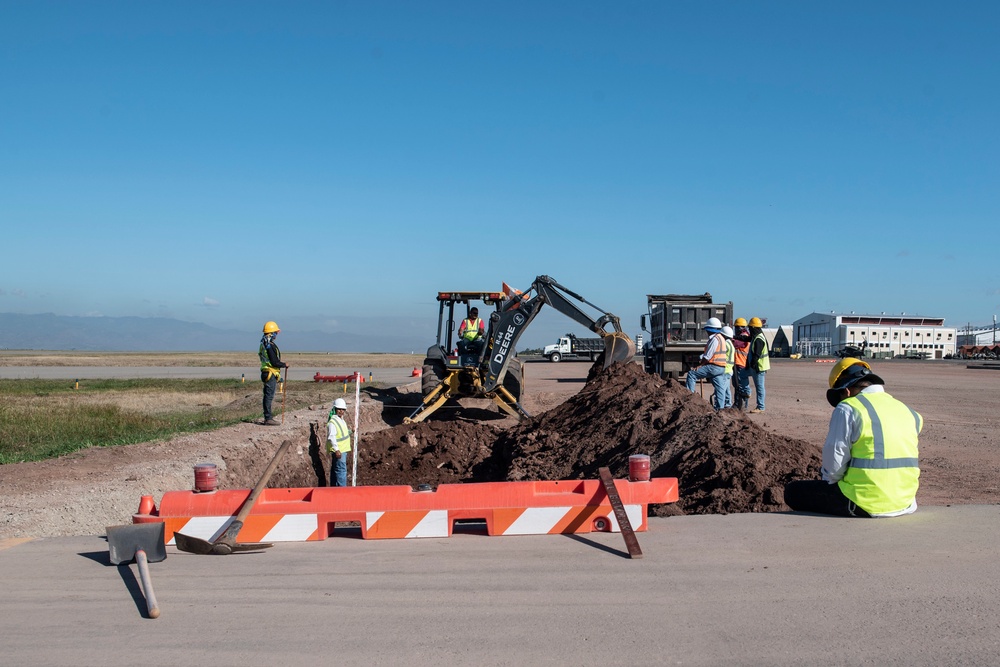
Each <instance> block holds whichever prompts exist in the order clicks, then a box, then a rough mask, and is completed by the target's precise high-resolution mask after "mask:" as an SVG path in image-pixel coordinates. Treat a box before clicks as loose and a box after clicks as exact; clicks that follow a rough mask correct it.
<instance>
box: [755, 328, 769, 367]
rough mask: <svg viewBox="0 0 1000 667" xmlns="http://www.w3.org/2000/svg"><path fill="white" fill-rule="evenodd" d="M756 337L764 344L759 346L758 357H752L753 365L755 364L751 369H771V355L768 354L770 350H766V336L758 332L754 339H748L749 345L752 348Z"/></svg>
mask: <svg viewBox="0 0 1000 667" xmlns="http://www.w3.org/2000/svg"><path fill="white" fill-rule="evenodd" d="M758 338H759V339H760V340H761V342H762V343H763V344H764V345H763V347H762V348H761V352H760V356H759V357H754V359H753V365H754V366H756V368H753V369H751V370H756V371H766V370H770V369H771V355H770V352H768V349H767V338H764V334H763V333H759V334H757V335H756V336H754V339H753V340H752V341H750V347H751V348H753V344H754V343H756V342H757V339H758Z"/></svg>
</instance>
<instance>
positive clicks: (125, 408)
mask: <svg viewBox="0 0 1000 667" xmlns="http://www.w3.org/2000/svg"><path fill="white" fill-rule="evenodd" d="M139 365H148V364H139ZM374 385H376V386H377V383H374ZM347 391H348V393H353V391H354V385H353V384H349V385H347ZM343 395H344V385H342V384H338V383H326V382H320V383H316V382H308V381H302V382H296V381H292V382H289V383H288V391H287V393H286V394H285V400H286V403H285V409H286V410H295V409H298V408H301V407H305V406H307V405H314V404H317V403H328V402H332V401H333V399H334V398H336V397H338V396H343ZM281 401H282V396H281V395H280V394H279V395H277V396H276V397H275V403H274V406H275V409H276V410H277V409H278V406H280V405H281ZM261 416H262V408H261V389H260V383H259V382H253V383H247V384H243V383H240V382H239V381H234V380H209V379H196V380H180V379H143V380H86V381H81V382H80V383H79V384H77V383H74V382H72V381H67V380H0V464H5V463H15V462H19V461H38V460H42V459H47V458H52V457H56V456H61V455H63V454H68V453H70V452H74V451H77V450H80V449H85V448H87V447H109V446H114V445H124V444H131V443H136V442H147V441H149V440H156V439H160V438H167V437H170V436H171V435H174V434H178V433H190V432H198V431H208V430H212V429H216V428H219V427H222V426H228V425H230V424H235V423H238V422H240V421H246V420H253V419H259V418H260V417H261Z"/></svg>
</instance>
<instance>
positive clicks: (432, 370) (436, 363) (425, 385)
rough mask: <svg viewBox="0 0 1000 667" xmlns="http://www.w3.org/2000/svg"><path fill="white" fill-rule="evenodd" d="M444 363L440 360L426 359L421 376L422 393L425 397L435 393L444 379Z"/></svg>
mask: <svg viewBox="0 0 1000 667" xmlns="http://www.w3.org/2000/svg"><path fill="white" fill-rule="evenodd" d="M444 376H445V370H444V362H443V361H441V360H440V359H424V367H423V370H422V372H421V374H420V391H421V394H422V395H423V396H427V394H429V393H431V392H432V391H434V389H435V388H436V387H437V386H438V385H439V384H441V380H443V379H444Z"/></svg>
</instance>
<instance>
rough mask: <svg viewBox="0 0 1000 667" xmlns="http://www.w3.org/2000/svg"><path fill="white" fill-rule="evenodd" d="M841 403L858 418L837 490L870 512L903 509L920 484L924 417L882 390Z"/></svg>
mask: <svg viewBox="0 0 1000 667" xmlns="http://www.w3.org/2000/svg"><path fill="white" fill-rule="evenodd" d="M844 402H845V403H846V404H847V405H849V406H850V407H851V409H852V410H854V411H855V414H857V415H858V416H859V417H860V418H861V435H860V436H859V437H858V439H857V441H855V442H854V444H853V445H851V463H850V466H849V467H848V469H847V473H846V474H845V475H844V478H843V479H842V480H841V481H840V482H839V486H840V489H841V491H842V492H843V493H844V495H845V496H846V497H847V498H848V499H849V500H851V501H853V502H854V503H855V504H856V505H858V506H859V507H860V508H861V509H863V510H865V511H866V512H868V513H870V514H886V513H891V512H896V511H899V510H902V509H905V508H906V507H908V506H909V505H910V504H911V503H912V502H913V498H914V497H915V496H916V493H917V488H918V487H919V484H920V482H919V478H920V467H919V464H918V459H917V438H918V435H919V433H920V431H921V429H922V427H923V418H922V417H921V416H920V415H919V414H918V413H916V412H915V411H913V410H912V409H911V408H909V407H908V406H906V405H904V404H903V403H901V402H900V401H897V400H896V399H894V398H893V397H892V396H890V395H889V394H886V393H876V394H858V395H857V396H853V397H851V398H848V399H845V401H844ZM911 420H912V421H911ZM887 434H888V439H887Z"/></svg>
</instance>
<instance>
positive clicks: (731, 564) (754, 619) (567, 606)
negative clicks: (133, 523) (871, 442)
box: [0, 506, 1000, 666]
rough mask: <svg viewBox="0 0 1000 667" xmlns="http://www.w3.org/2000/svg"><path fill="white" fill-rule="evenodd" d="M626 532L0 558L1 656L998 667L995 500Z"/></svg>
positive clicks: (95, 541) (14, 552)
mask: <svg viewBox="0 0 1000 667" xmlns="http://www.w3.org/2000/svg"><path fill="white" fill-rule="evenodd" d="M638 539H639V542H640V544H641V546H642V549H643V551H644V553H645V557H644V558H643V559H641V560H629V559H628V557H627V552H626V551H625V548H624V543H623V540H622V538H621V536H620V535H618V534H589V535H581V536H530V537H486V536H482V535H456V536H454V537H451V538H444V539H436V538H435V539H415V540H383V541H374V540H373V541H365V540H361V539H353V538H347V537H336V538H332V539H329V540H327V541H324V542H312V543H281V544H278V545H276V546H275V547H274V548H273V549H270V550H267V551H264V552H260V553H256V554H240V555H230V556H194V555H190V554H186V553H181V552H178V551H177V550H176V549H174V548H173V547H168V549H167V552H168V558H167V560H165V561H162V562H160V563H153V564H151V565H150V570H151V575H152V580H153V585H154V588H155V590H156V594H157V597H158V599H159V602H160V606H161V609H162V616H161V617H160V618H159V619H156V620H151V619H147V618H144V617H143V612H144V606H143V605H144V603H143V599H142V595H141V592H140V588H139V585H138V583H137V580H136V577H137V574H136V566H135V565H134V564H133V565H131V566H129V567H127V568H126V567H124V566H122V567H115V566H109V565H107V563H108V560H107V544H106V542H105V541H104V539H103V538H100V537H62V538H48V539H40V540H35V541H31V542H26V543H20V544H12V545H10V546H7V548H3V547H4V546H5V545H3V544H0V590H2V591H3V613H2V614H0V636H2V637H3V638H4V639H3V643H2V649H0V651H2V652H0V659H2V661H3V662H4V663H5V664H19V665H38V664H44V665H98V664H100V665H105V664H118V663H121V662H123V661H125V660H128V661H129V662H130V663H137V664H143V665H178V664H196V665H212V666H218V665H254V666H257V665H297V664H306V663H316V662H319V661H322V662H330V663H337V664H347V665H397V664H407V665H432V664H433V665H444V664H447V665H453V664H460V665H539V664H553V665H563V664H582V665H609V664H610V665H624V664H628V665H635V664H638V665H663V664H679V665H692V664H694V665H719V664H736V665H804V664H818V663H828V664H829V663H834V664H847V665H853V664H878V665H893V664H898V665H941V664H949V665H952V664H977V665H983V664H995V663H996V661H997V655H1000V590H998V589H1000V559H998V558H997V557H996V554H997V553H998V551H1000V550H998V547H1000V507H998V506H953V507H923V508H921V509H920V510H919V511H918V512H917V513H916V514H914V515H912V516H908V517H902V518H898V519H891V520H859V519H838V518H833V517H820V516H810V515H795V514H790V513H786V514H737V515H726V516H690V517H671V518H661V519H651V520H650V530H649V532H646V533H639V534H638Z"/></svg>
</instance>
